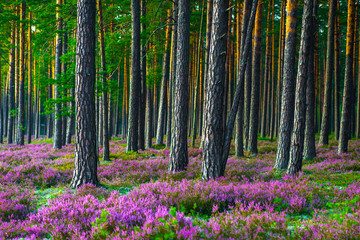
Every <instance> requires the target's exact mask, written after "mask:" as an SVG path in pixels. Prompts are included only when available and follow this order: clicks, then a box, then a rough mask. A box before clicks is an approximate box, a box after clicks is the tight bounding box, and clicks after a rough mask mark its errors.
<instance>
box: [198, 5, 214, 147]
mask: <svg viewBox="0 0 360 240" xmlns="http://www.w3.org/2000/svg"><path fill="white" fill-rule="evenodd" d="M213 4H214V2H213V0H207V10H206V11H207V14H206V25H207V26H206V50H205V51H206V55H205V66H204V95H205V96H206V92H207V78H208V65H209V51H210V43H211V34H212V29H211V28H212V18H213V16H212V15H213ZM202 105H203V109H205V101H203V103H202ZM205 114H206V112H205V111H203V117H202V118H203V120H202V121H203V126H204V125H205ZM204 136H205V128H204V127H203V128H202V129H201V143H200V148H201V149H202V148H203V144H204Z"/></svg>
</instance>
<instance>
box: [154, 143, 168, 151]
mask: <svg viewBox="0 0 360 240" xmlns="http://www.w3.org/2000/svg"><path fill="white" fill-rule="evenodd" d="M152 147H153V148H154V149H156V150H160V149H164V148H166V145H165V144H163V143H160V144H154V145H153V146H152Z"/></svg>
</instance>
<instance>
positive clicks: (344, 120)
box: [338, 0, 355, 153]
mask: <svg viewBox="0 0 360 240" xmlns="http://www.w3.org/2000/svg"><path fill="white" fill-rule="evenodd" d="M354 25H355V0H349V1H348V20H347V34H346V65H345V80H344V93H343V103H342V111H341V124H340V137H339V146H338V152H339V153H345V152H347V151H348V141H349V137H350V120H351V119H350V118H351V113H350V111H351V109H350V107H351V91H352V85H353V84H352V82H353V50H354V44H353V41H354V30H355V29H354Z"/></svg>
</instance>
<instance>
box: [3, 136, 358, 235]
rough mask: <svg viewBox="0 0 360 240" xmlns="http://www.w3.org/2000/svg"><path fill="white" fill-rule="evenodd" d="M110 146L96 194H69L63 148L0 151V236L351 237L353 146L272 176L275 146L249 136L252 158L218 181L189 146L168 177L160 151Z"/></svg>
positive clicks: (69, 149) (68, 161) (238, 161)
mask: <svg viewBox="0 0 360 240" xmlns="http://www.w3.org/2000/svg"><path fill="white" fill-rule="evenodd" d="M189 143H190V141H189ZM110 144H111V145H110V151H111V159H112V161H110V162H102V161H101V162H100V166H99V167H98V176H99V180H100V182H101V184H102V185H103V186H104V188H95V187H94V186H91V185H86V186H83V187H81V188H79V189H78V190H72V189H69V188H68V186H69V183H70V181H71V177H72V172H73V167H74V166H73V165H74V163H73V160H74V145H73V144H70V145H67V146H65V147H63V148H62V149H61V150H53V149H52V144H51V141H49V140H42V141H37V142H34V143H33V144H30V145H25V146H23V147H19V146H15V145H10V146H9V145H1V146H0V239H10V238H19V239H44V238H45V239H106V238H108V239H126V238H128V239H360V198H359V195H360V157H359V154H360V141H354V140H352V141H350V145H349V153H348V154H342V155H338V154H337V153H336V150H337V145H336V142H335V141H331V142H330V145H329V146H322V147H317V157H316V158H315V159H314V160H311V161H307V160H305V161H304V167H303V173H301V174H300V175H299V176H298V177H290V176H286V175H285V174H284V173H283V172H278V171H274V170H273V166H274V162H275V152H276V142H275V141H273V142H271V141H268V140H266V139H263V140H259V155H258V156H249V154H248V153H246V156H245V157H242V158H237V157H234V156H231V157H230V159H229V161H228V164H227V169H226V177H224V178H221V179H218V180H216V181H208V182H203V181H201V180H200V179H201V154H202V153H201V150H199V149H198V148H189V167H188V169H187V171H186V172H180V173H176V174H169V173H168V172H167V167H168V155H169V149H167V148H165V149H161V148H162V146H156V145H155V147H156V148H157V149H150V150H145V151H139V153H134V152H133V153H125V146H126V143H125V141H124V140H121V139H115V140H112V141H111V143H110ZM197 144H199V141H197ZM233 148H234V147H233V146H232V150H231V152H232V154H233V153H234V149H233ZM100 156H101V152H100Z"/></svg>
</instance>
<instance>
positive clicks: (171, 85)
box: [166, 0, 178, 147]
mask: <svg viewBox="0 0 360 240" xmlns="http://www.w3.org/2000/svg"><path fill="white" fill-rule="evenodd" d="M177 7H178V1H177V0H175V1H174V4H173V8H174V16H173V19H174V23H177V17H178V12H177ZM171 41H172V44H171V58H172V60H171V74H170V79H169V102H168V116H167V119H168V121H167V128H166V131H167V132H166V146H167V147H170V146H171V138H172V126H173V125H172V110H173V101H174V100H173V98H174V88H175V86H174V85H175V84H174V83H175V80H176V79H175V77H176V50H177V26H176V25H174V26H173V31H172V40H171Z"/></svg>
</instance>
